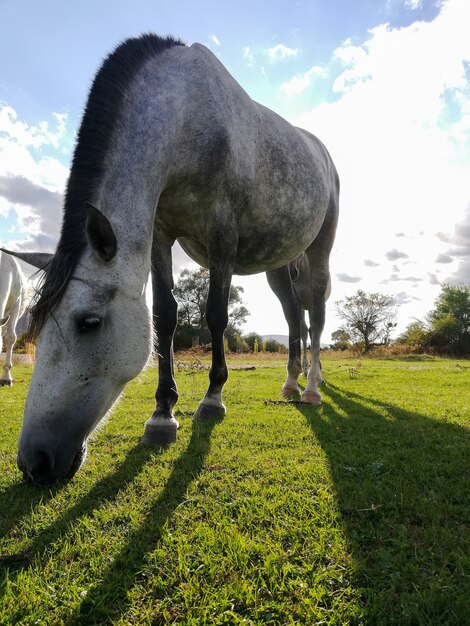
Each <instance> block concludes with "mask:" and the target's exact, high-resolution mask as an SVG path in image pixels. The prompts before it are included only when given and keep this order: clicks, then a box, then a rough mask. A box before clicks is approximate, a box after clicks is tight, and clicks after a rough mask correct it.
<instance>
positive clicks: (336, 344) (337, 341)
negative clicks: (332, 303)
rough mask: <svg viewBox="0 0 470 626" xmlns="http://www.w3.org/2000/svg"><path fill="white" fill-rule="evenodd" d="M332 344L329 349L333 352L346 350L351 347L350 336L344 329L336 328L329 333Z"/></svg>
mask: <svg viewBox="0 0 470 626" xmlns="http://www.w3.org/2000/svg"><path fill="white" fill-rule="evenodd" d="M331 338H332V340H333V343H332V345H331V347H332V348H333V350H341V351H343V350H347V349H348V348H350V347H351V335H350V334H349V333H348V331H347V330H346V329H345V328H338V330H335V331H334V332H332V333H331Z"/></svg>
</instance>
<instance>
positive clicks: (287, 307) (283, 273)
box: [266, 265, 302, 398]
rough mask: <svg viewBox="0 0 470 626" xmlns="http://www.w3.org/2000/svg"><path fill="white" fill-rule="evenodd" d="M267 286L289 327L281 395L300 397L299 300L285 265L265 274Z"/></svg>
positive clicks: (300, 312) (300, 314) (300, 313)
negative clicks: (284, 378) (279, 305)
mask: <svg viewBox="0 0 470 626" xmlns="http://www.w3.org/2000/svg"><path fill="white" fill-rule="evenodd" d="M266 277H267V279H268V283H269V286H270V287H271V289H272V290H273V291H274V293H275V294H276V296H277V297H278V298H279V301H280V303H281V305H282V310H283V311H284V317H285V318H286V321H287V324H288V326H289V355H288V359H287V378H286V382H285V383H284V385H283V387H282V390H281V393H282V395H283V396H284V397H285V398H290V397H296V396H299V395H300V389H299V385H298V382H297V381H298V379H299V376H300V373H301V371H302V365H301V360H300V355H301V345H300V342H301V337H300V324H301V316H302V311H301V308H300V300H299V297H298V296H297V294H296V293H295V291H294V289H293V287H292V282H291V278H290V274H289V268H288V266H287V265H285V266H284V267H280V268H279V269H277V270H272V271H269V272H266Z"/></svg>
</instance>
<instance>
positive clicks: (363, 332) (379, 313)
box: [336, 289, 397, 352]
mask: <svg viewBox="0 0 470 626" xmlns="http://www.w3.org/2000/svg"><path fill="white" fill-rule="evenodd" d="M336 309H337V313H338V316H339V317H340V318H341V319H342V320H343V321H344V322H345V328H344V330H346V331H347V332H349V334H350V335H351V337H352V339H353V340H354V341H355V342H356V343H357V344H362V347H363V350H364V352H368V351H369V350H370V349H371V348H372V347H373V346H374V345H377V344H380V345H388V344H389V343H390V338H391V333H392V332H393V329H394V328H395V327H396V321H395V320H396V316H397V305H396V302H395V299H394V298H393V296H388V295H385V294H382V293H366V292H365V291H362V290H361V289H359V291H358V292H357V293H356V294H355V295H354V296H348V297H346V298H345V299H344V300H340V301H339V302H337V303H336Z"/></svg>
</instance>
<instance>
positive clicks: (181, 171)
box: [18, 35, 339, 481]
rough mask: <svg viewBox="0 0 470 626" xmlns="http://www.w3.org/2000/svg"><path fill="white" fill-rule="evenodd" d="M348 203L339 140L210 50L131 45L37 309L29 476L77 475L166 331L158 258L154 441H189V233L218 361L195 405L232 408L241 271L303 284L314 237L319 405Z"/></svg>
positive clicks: (25, 443)
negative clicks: (268, 96) (95, 434)
mask: <svg viewBox="0 0 470 626" xmlns="http://www.w3.org/2000/svg"><path fill="white" fill-rule="evenodd" d="M338 202H339V179H338V175H337V172H336V169H335V166H334V164H333V161H332V159H331V157H330V155H329V153H328V151H327V149H326V148H325V146H324V145H323V144H322V143H321V142H320V141H319V140H318V139H317V138H316V137H314V136H313V135H312V134H310V133H308V132H306V131H304V130H302V129H299V128H295V127H294V126H292V125H291V124H289V123H288V122H286V121H285V120H283V119H282V118H281V117H279V116H278V115H276V114H275V113H274V112H272V111H270V110H269V109H267V108H266V107H263V106H261V105H260V104H257V103H256V102H253V100H252V99H251V98H250V97H249V96H248V94H247V93H246V92H245V91H244V90H243V89H242V88H241V87H240V85H239V84H238V83H237V82H236V81H235V80H234V79H233V77H232V76H231V75H230V74H229V73H228V72H227V70H226V69H225V68H224V67H223V65H222V64H221V63H220V62H219V60H218V59H217V58H216V57H215V56H214V55H213V54H212V53H211V52H210V51H209V50H208V49H207V48H205V47H204V46H201V45H199V44H193V45H192V46H189V47H188V46H185V45H184V44H182V43H181V42H179V41H176V40H174V39H171V38H166V39H162V38H160V37H157V36H155V35H145V36H142V37H140V38H138V39H130V40H127V41H126V42H124V43H123V44H122V45H121V46H119V47H118V48H117V49H116V50H115V51H114V52H113V53H112V54H111V55H110V56H109V57H108V58H107V59H106V60H105V62H104V64H103V66H102V67H101V69H100V70H99V72H98V74H97V76H96V78H95V80H94V82H93V85H92V88H91V92H90V95H89V98H88V101H87V105H86V109H85V113H84V116H83V120H82V124H81V127H80V131H79V134H78V141H77V145H76V148H75V153H74V158H73V163H72V169H71V172H70V178H69V180H68V184H67V191H66V194H65V206H64V216H63V223H62V230H61V238H60V241H59V244H58V247H57V250H56V253H55V255H54V256H53V258H52V260H51V263H50V265H49V267H48V268H47V271H46V274H45V282H44V285H43V287H42V289H41V292H40V296H39V299H38V300H37V302H36V304H35V305H34V307H33V309H32V313H31V328H30V330H31V334H32V335H33V336H35V337H36V338H37V342H36V347H37V358H36V368H35V370H34V373H33V378H32V381H31V385H30V388H29V392H28V398H27V401H26V407H25V414H24V420H23V427H22V431H21V435H20V441H19V449H18V466H19V467H20V469H21V470H22V471H23V473H24V475H25V476H27V477H29V478H30V479H32V480H35V481H48V480H55V479H58V478H63V477H67V476H72V475H73V474H74V473H75V472H76V471H77V469H78V468H79V467H80V465H81V463H82V461H83V459H84V457H85V453H86V444H87V440H88V437H89V435H90V433H91V432H92V431H93V430H94V428H95V427H96V425H97V424H98V422H99V421H100V420H101V419H102V418H103V416H104V415H105V413H106V412H107V411H108V410H109V409H110V407H111V406H112V404H113V403H114V402H115V401H116V399H117V398H118V397H119V395H120V393H121V391H122V389H123V388H124V385H125V384H126V383H127V382H128V381H129V380H131V379H132V378H133V377H134V376H136V375H137V374H138V373H139V372H140V371H141V369H142V368H143V367H144V365H145V363H146V362H147V359H148V356H149V354H150V350H151V345H152V317H151V314H150V311H149V310H148V307H147V305H146V300H145V292H146V285H147V281H148V277H149V273H150V272H151V273H152V281H153V296H154V305H153V314H154V323H155V328H156V332H157V337H158V355H159V372H158V387H157V391H156V409H155V412H154V413H153V415H152V417H150V418H149V419H148V420H147V422H146V425H145V435H144V441H145V442H146V443H148V444H154V445H155V444H156V445H161V444H162V443H168V442H171V441H174V440H175V438H176V431H177V428H178V421H177V420H176V418H175V416H174V413H173V409H174V406H175V404H176V401H177V399H178V393H177V389H176V383H175V379H174V375H173V358H172V356H173V354H172V342H173V333H174V330H175V327H176V321H177V310H176V309H177V307H176V302H175V299H174V297H173V294H172V288H173V279H172V260H171V249H172V246H173V244H174V242H175V241H176V240H178V241H179V243H180V244H181V245H182V247H183V248H184V249H185V250H186V252H188V254H189V255H190V256H191V257H192V258H193V259H194V260H195V261H196V262H198V263H199V264H200V265H202V266H203V267H207V268H208V269H209V271H210V287H209V295H208V299H207V314H206V319H207V324H208V327H209V330H210V332H211V336H212V367H211V370H210V374H209V380H210V383H209V387H208V390H207V392H206V395H205V396H204V398H203V399H202V400H201V402H200V403H199V406H198V408H197V410H196V413H195V417H196V418H199V419H204V418H220V417H222V416H223V415H224V414H225V406H224V404H223V402H222V390H223V386H224V384H225V382H226V380H227V376H228V371H227V365H226V361H225V355H224V342H223V335H224V330H225V328H226V325H227V319H228V316H227V305H228V297H229V292H230V283H231V279H232V275H233V274H254V273H257V272H262V271H265V272H267V273H268V277H269V279H270V283H271V284H273V283H276V285H283V284H286V283H287V282H288V283H289V284H290V283H291V279H290V275H289V269H288V264H289V262H290V261H291V260H292V259H294V258H295V257H297V256H298V255H299V254H300V253H301V252H303V251H305V253H306V255H307V257H308V260H309V267H310V277H311V280H312V289H311V300H310V302H309V315H310V319H311V321H312V323H311V329H310V334H311V348H312V359H311V360H312V364H311V367H310V369H309V372H308V376H307V384H306V387H305V390H304V392H303V394H302V401H303V402H306V403H308V404H312V405H318V404H319V403H320V402H321V396H320V393H319V392H318V385H319V383H320V382H321V371H320V361H319V354H320V335H321V332H322V329H323V325H324V317H325V293H326V291H327V286H328V282H329V269H328V263H329V255H330V250H331V247H332V245H333V241H334V235H335V230H336V224H337V219H338ZM26 256H27V255H23V257H22V258H26ZM286 293H287V298H288V301H287V302H286V306H287V307H288V308H289V309H290V310H291V311H290V313H291V314H290V317H289V319H290V324H289V336H290V348H289V359H288V366H287V369H288V378H287V381H286V382H287V383H288V385H290V386H295V385H296V384H297V382H296V381H297V378H298V376H299V375H300V372H301V361H300V341H298V339H299V338H300V314H299V310H300V309H299V307H298V304H297V301H296V300H294V299H293V297H291V293H290V292H287V291H286Z"/></svg>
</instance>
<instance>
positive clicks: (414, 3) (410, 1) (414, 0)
mask: <svg viewBox="0 0 470 626" xmlns="http://www.w3.org/2000/svg"><path fill="white" fill-rule="evenodd" d="M422 4H423V0H405V6H406V7H408V8H409V9H412V10H413V11H416V9H420V8H421V6H422Z"/></svg>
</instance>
